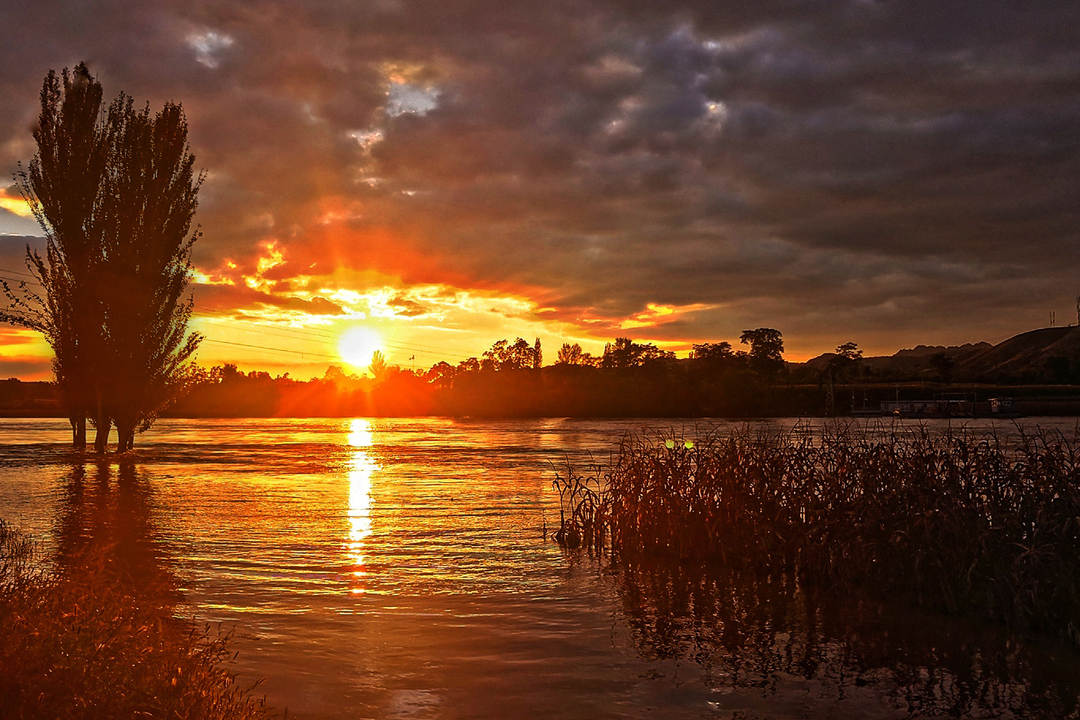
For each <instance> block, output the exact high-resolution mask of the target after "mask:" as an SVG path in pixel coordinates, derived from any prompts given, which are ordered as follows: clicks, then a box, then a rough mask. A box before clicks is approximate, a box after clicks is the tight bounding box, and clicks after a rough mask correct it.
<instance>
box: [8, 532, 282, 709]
mask: <svg viewBox="0 0 1080 720" xmlns="http://www.w3.org/2000/svg"><path fill="white" fill-rule="evenodd" d="M112 547H113V548H115V547H116V545H113V546H112ZM63 568H64V569H63V570H62V571H46V570H44V569H42V568H41V567H40V566H39V564H38V563H37V562H36V561H35V559H34V551H33V547H32V545H31V543H29V542H28V541H27V539H26V538H25V537H23V536H21V535H20V534H19V533H17V532H15V531H13V530H12V529H11V528H10V527H8V526H7V525H5V524H4V523H3V522H2V521H0V637H2V638H3V642H2V643H0V707H3V713H2V714H3V716H4V717H5V718H12V719H16V718H73V719H77V718H87V719H89V718H170V719H174V718H175V719H177V720H179V719H192V720H194V719H195V718H198V719H200V720H203V719H205V720H214V719H216V718H221V719H224V718H229V719H230V720H248V719H251V718H264V717H269V716H270V713H269V712H268V710H267V709H266V708H265V706H264V705H263V703H262V701H260V700H256V699H255V698H254V697H253V696H252V695H251V692H250V689H249V688H243V687H241V686H240V685H239V684H238V683H237V681H236V678H235V677H234V675H233V674H232V673H230V672H229V671H228V670H226V669H225V668H224V667H223V665H222V663H223V662H224V661H225V660H227V659H228V658H230V657H231V653H230V652H229V651H228V650H227V648H226V645H225V637H223V636H222V635H220V634H217V633H213V632H211V630H210V628H209V627H203V628H196V627H194V626H192V625H190V624H188V623H184V622H181V621H178V620H175V619H174V618H173V617H172V615H171V612H169V611H170V609H171V607H172V599H173V598H172V593H174V590H173V589H172V588H171V587H168V583H167V582H164V580H163V578H161V577H160V576H159V577H158V578H157V580H158V581H159V582H157V583H154V582H149V583H139V584H136V583H132V582H130V580H131V579H132V578H130V577H128V576H127V570H128V569H130V566H128V565H127V564H126V563H125V562H123V561H122V560H120V559H119V558H117V557H113V556H111V555H110V551H109V548H108V547H96V548H94V547H91V548H84V549H82V550H80V551H78V552H77V554H76V555H74V556H69V557H67V558H66V559H65V560H64V562H63ZM149 579H150V580H153V578H149ZM141 580H143V581H146V580H148V578H147V577H145V576H143V577H142V578H141ZM163 585H164V586H163ZM136 588H138V589H136Z"/></svg>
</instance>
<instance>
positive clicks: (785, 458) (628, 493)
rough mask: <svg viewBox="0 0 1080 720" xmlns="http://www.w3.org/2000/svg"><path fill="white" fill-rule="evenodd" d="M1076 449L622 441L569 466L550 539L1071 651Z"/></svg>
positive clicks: (1037, 440)
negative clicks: (884, 606) (714, 566)
mask: <svg viewBox="0 0 1080 720" xmlns="http://www.w3.org/2000/svg"><path fill="white" fill-rule="evenodd" d="M1078 460H1080V451H1078V446H1077V442H1076V440H1075V439H1070V438H1067V437H1065V436H1064V435H1062V434H1060V433H1045V432H1035V433H1022V434H1021V435H1020V437H1019V438H1018V439H1016V440H1015V441H1009V442H1006V441H1005V440H1003V439H1002V438H1000V437H998V436H996V435H993V434H983V435H978V434H974V433H971V432H965V431H962V430H961V431H952V432H946V433H937V434H935V433H931V432H930V431H928V430H926V429H918V430H915V431H911V432H899V431H890V430H888V429H887V428H880V427H879V428H863V429H861V430H856V429H853V428H852V427H851V426H847V427H844V426H835V427H833V428H829V429H826V430H825V431H824V433H816V434H815V433H807V432H800V431H799V430H798V429H796V430H792V431H786V432H778V431H772V432H769V431H752V430H750V429H748V428H744V429H742V430H739V431H736V432H733V433H730V434H725V435H719V434H706V435H705V436H704V437H699V438H693V439H686V438H683V437H678V436H675V435H674V434H670V435H668V436H648V435H645V436H641V435H638V436H627V437H625V438H624V439H623V440H622V441H621V443H620V446H619V448H618V451H617V452H616V453H615V454H614V455H613V457H612V458H611V461H610V462H609V463H608V464H607V465H603V466H600V465H595V466H593V467H591V468H589V469H588V471H587V472H584V473H579V472H578V471H577V469H575V468H574V467H572V466H571V465H569V464H567V466H566V467H565V468H563V469H561V470H560V471H558V472H557V473H556V477H555V481H554V487H555V489H556V490H557V491H558V492H559V495H560V499H561V503H562V515H561V524H560V527H559V529H558V531H557V532H556V533H555V539H556V540H557V541H558V542H560V543H562V544H563V545H566V546H571V547H573V546H580V545H585V546H588V547H591V548H593V549H594V550H602V551H609V552H611V553H612V554H613V555H615V556H619V555H623V556H627V555H633V554H642V553H644V554H648V555H667V556H671V557H672V558H677V559H680V560H693V561H702V560H706V561H709V562H716V563H719V564H721V565H723V566H727V567H742V568H751V569H754V570H755V571H759V572H762V573H765V574H772V573H785V574H790V575H791V576H792V577H794V578H796V579H797V580H798V581H799V582H800V583H804V584H807V585H810V586H814V587H818V588H825V589H828V590H834V591H837V592H844V591H846V590H848V589H858V590H860V591H864V592H865V591H868V592H872V593H876V594H879V595H882V596H887V597H890V598H898V599H900V598H902V599H904V600H907V601H910V602H913V603H914V604H916V605H918V606H920V607H927V608H932V609H935V610H941V611H946V612H951V613H964V614H969V615H979V616H984V617H987V618H992V619H995V620H1000V621H1003V622H1005V623H1007V624H1009V625H1010V626H1011V627H1014V628H1017V629H1025V630H1026V629H1031V630H1037V631H1042V632H1047V633H1050V634H1053V635H1055V636H1058V637H1063V638H1066V639H1068V640H1069V641H1070V642H1072V643H1073V644H1074V645H1075V646H1078V647H1080V469H1078V467H1080V466H1078Z"/></svg>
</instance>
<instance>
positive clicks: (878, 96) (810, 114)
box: [0, 0, 1080, 347]
mask: <svg viewBox="0 0 1080 720" xmlns="http://www.w3.org/2000/svg"><path fill="white" fill-rule="evenodd" d="M1078 23H1080V7H1078V6H1076V5H1075V4H1071V3H1060V2H1053V3H1051V2H1031V3H1018V2H1005V1H1003V0H996V1H995V0H989V1H987V0H983V1H980V2H956V3H940V2H924V1H923V0H917V1H908V2H899V1H898V2H886V1H875V0H850V1H846V2H845V1H842V0H839V1H837V2H820V3H815V2H796V1H794V0H785V1H781V0H763V1H762V2H757V3H753V4H750V3H733V2H727V3H725V2H720V3H717V2H702V3H700V4H693V3H686V4H681V5H680V4H673V3H652V2H649V3H644V2H642V3H616V2H602V1H600V0H597V1H596V2H592V3H589V2H581V3H578V2H575V3H529V4H524V3H523V4H517V5H513V6H508V5H507V4H506V3H495V2H490V0H476V1H475V2H454V3H436V2H430V3H405V2H395V1H394V0H385V1H384V2H373V3H368V4H363V5H361V4H357V3H351V2H350V3H346V2H310V3H303V4H300V3H291V2H290V3H286V2H248V3H206V2H195V3H189V2H184V3H180V2H161V3H154V4H144V5H142V6H137V7H133V6H132V5H131V4H128V3H95V4H93V6H90V5H80V4H75V3H71V4H70V5H68V6H58V5H55V4H51V3H47V2H35V3H25V4H22V3H18V2H15V3H10V2H9V3H6V4H5V5H4V9H2V10H0V27H4V28H9V29H10V30H7V31H6V37H5V42H4V43H3V44H0V96H2V97H3V100H4V102H2V103H0V166H2V167H6V168H11V167H13V165H14V163H15V161H16V160H18V159H25V158H26V157H28V155H29V153H30V145H29V135H28V132H27V128H28V126H29V124H30V122H31V120H32V117H33V115H34V112H35V110H36V108H35V102H36V93H37V88H38V85H39V83H40V79H41V75H42V74H43V73H44V71H45V70H46V69H47V68H49V67H61V66H63V65H71V64H73V63H75V62H77V61H78V60H80V59H86V60H87V61H88V62H90V63H91V65H92V68H93V69H94V71H95V72H97V73H99V75H100V76H101V78H102V80H103V82H104V83H105V84H106V86H107V90H109V91H115V90H118V89H120V88H123V89H126V90H127V91H128V92H131V93H132V94H134V95H135V96H136V97H139V98H149V99H151V100H152V101H154V102H160V101H162V100H165V99H170V98H172V99H180V100H183V101H184V103H185V107H186V108H187V110H188V113H189V116H190V120H191V124H192V140H193V144H194V149H195V151H196V153H197V154H198V156H199V161H200V164H202V165H203V166H204V167H205V168H206V169H207V170H208V171H209V176H208V180H207V184H206V186H205V189H204V193H203V206H202V209H201V211H200V219H201V221H202V223H203V225H204V228H205V230H206V239H205V241H203V242H201V243H200V245H199V248H198V253H197V258H196V260H197V262H198V263H199V265H200V267H207V268H213V267H219V266H220V265H221V263H222V262H223V261H224V259H225V258H241V257H242V258H253V257H258V255H259V253H260V250H259V248H261V247H264V244H265V243H266V242H268V241H270V240H276V241H277V242H278V247H279V248H280V249H281V250H282V251H283V252H284V254H285V257H286V259H287V261H288V264H287V265H286V266H283V267H288V268H293V267H296V268H298V270H297V273H298V274H300V273H301V272H302V270H301V269H302V268H304V267H306V266H307V265H308V264H309V263H310V262H317V263H318V265H319V266H320V267H334V266H338V265H342V266H347V267H353V268H355V269H358V270H364V269H369V268H370V269H375V270H382V271H385V272H388V273H391V274H397V275H400V276H401V277H402V278H403V280H404V281H406V282H410V281H415V282H454V283H464V284H466V285H468V284H472V285H474V286H479V287H486V288H491V289H504V290H509V291H515V290H516V291H521V290H522V289H523V288H527V289H528V292H529V294H530V295H532V296H533V297H535V299H537V301H538V302H539V303H540V304H542V305H544V306H548V307H553V308H555V313H556V315H557V316H558V317H560V318H566V319H571V320H573V319H575V318H586V317H591V318H595V317H605V318H608V319H609V320H610V322H611V323H613V326H614V325H617V321H618V319H619V318H627V317H630V316H633V315H635V314H637V313H639V312H641V311H642V310H643V309H644V308H645V307H646V305H647V304H648V303H658V304H668V305H673V306H700V305H707V306H709V308H708V309H703V310H699V311H696V312H691V313H687V314H684V315H679V316H677V317H676V319H674V320H672V321H671V322H670V323H667V324H664V325H660V326H659V327H657V328H656V329H655V330H651V329H643V330H642V329H638V330H635V333H638V334H639V335H641V336H652V337H657V338H671V339H679V338H683V339H685V338H702V337H731V336H732V335H733V334H736V333H738V331H739V330H741V329H742V328H743V327H746V326H751V325H756V324H762V325H772V326H777V327H780V328H781V329H783V330H784V331H785V333H786V334H787V335H788V336H789V338H792V339H793V340H795V343H796V344H799V343H801V344H802V345H803V346H806V347H809V346H811V345H819V346H829V345H833V344H835V343H836V342H838V341H840V340H843V339H847V338H848V337H849V336H851V337H854V338H855V339H863V338H865V341H864V342H868V343H869V342H873V343H877V344H878V346H879V347H888V346H892V345H897V344H903V343H910V342H917V341H922V340H924V339H925V340H934V341H949V340H956V341H962V340H969V339H981V338H984V337H985V338H989V339H995V338H998V337H1001V336H1004V335H1007V334H1009V333H1011V332H1013V331H1016V330H1019V329H1024V328H1027V327H1029V326H1031V325H1033V324H1035V323H1037V322H1039V321H1040V320H1041V319H1042V318H1043V317H1044V316H1045V312H1044V310H1048V309H1054V308H1057V309H1061V310H1064V309H1065V308H1067V307H1069V304H1070V300H1071V298H1072V296H1073V295H1075V291H1076V290H1077V289H1078V288H1076V287H1075V285H1076V279H1075V269H1076V267H1077V263H1078V261H1080V242H1078V240H1080V238H1078V236H1077V228H1078V227H1080V203H1078V202H1077V196H1078V194H1080V193H1078V190H1080V182H1078V180H1077V178H1078V177H1080V50H1078V49H1077V45H1076V42H1075V28H1076V27H1077V26H1078ZM0 231H2V230H0ZM278 272H279V274H280V273H282V272H284V270H282V269H279V270H278ZM283 279H285V278H283ZM213 292H220V291H213ZM328 311H332V310H328ZM1063 314H1064V313H1063ZM841 335H842V336H843V337H841Z"/></svg>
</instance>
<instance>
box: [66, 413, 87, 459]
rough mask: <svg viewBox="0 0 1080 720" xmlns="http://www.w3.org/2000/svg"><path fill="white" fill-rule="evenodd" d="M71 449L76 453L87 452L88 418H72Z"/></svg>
mask: <svg viewBox="0 0 1080 720" xmlns="http://www.w3.org/2000/svg"><path fill="white" fill-rule="evenodd" d="M68 419H69V420H70V421H71V447H72V449H73V450H75V451H76V452H84V451H85V450H86V418H84V417H71V418H68Z"/></svg>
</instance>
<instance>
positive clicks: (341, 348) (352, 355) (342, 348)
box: [338, 327, 382, 368]
mask: <svg viewBox="0 0 1080 720" xmlns="http://www.w3.org/2000/svg"><path fill="white" fill-rule="evenodd" d="M381 342H382V340H381V338H379V334H378V333H376V332H375V331H374V330H372V329H370V328H366V327H354V328H352V329H351V330H347V331H345V333H344V334H342V336H341V340H339V341H338V352H339V353H341V359H342V360H344V361H345V362H347V363H349V364H350V365H352V366H353V367H355V368H366V367H367V366H368V365H371V356H372V355H374V354H375V351H376V350H378V349H379V345H380V343H381Z"/></svg>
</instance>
